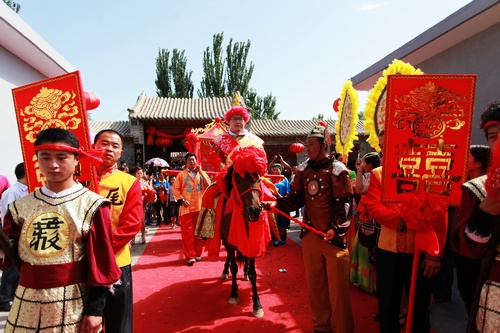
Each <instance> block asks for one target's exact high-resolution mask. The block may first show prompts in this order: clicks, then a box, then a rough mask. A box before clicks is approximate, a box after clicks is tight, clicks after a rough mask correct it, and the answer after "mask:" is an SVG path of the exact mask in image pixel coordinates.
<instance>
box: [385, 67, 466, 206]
mask: <svg viewBox="0 0 500 333" xmlns="http://www.w3.org/2000/svg"><path fill="white" fill-rule="evenodd" d="M475 88H476V76H475V75H441V74H439V75H400V74H398V75H389V77H388V82H387V108H386V116H385V129H384V131H385V137H384V139H385V142H384V156H383V167H384V169H383V172H384V175H383V177H384V182H383V185H382V186H383V188H382V195H383V198H384V201H386V202H397V201H398V199H400V198H401V195H402V194H417V195H418V194H423V193H425V192H427V193H431V194H438V195H441V196H442V197H443V199H444V201H445V202H446V203H447V204H449V205H459V204H460V197H461V190H460V186H461V185H462V183H463V182H464V181H466V180H467V159H468V156H469V146H470V136H471V127H472V115H473V111H474V92H475Z"/></svg>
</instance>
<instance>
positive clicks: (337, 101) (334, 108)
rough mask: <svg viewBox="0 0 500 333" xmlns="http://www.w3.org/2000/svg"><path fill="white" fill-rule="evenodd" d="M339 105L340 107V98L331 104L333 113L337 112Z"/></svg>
mask: <svg viewBox="0 0 500 333" xmlns="http://www.w3.org/2000/svg"><path fill="white" fill-rule="evenodd" d="M339 105H340V98H337V99H336V100H335V101H334V102H333V110H334V111H335V112H339Z"/></svg>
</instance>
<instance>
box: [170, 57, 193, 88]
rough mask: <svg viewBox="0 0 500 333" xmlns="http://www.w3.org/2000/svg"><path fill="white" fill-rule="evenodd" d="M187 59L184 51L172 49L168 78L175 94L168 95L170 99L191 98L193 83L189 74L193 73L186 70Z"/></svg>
mask: <svg viewBox="0 0 500 333" xmlns="http://www.w3.org/2000/svg"><path fill="white" fill-rule="evenodd" d="M186 65H187V59H186V56H185V55H184V50H183V51H182V52H179V50H177V49H174V50H173V53H172V62H171V64H170V76H171V78H172V80H173V82H174V87H175V92H174V93H172V92H171V94H170V96H171V97H176V98H193V90H194V86H193V81H191V74H193V71H189V73H188V71H187V69H186Z"/></svg>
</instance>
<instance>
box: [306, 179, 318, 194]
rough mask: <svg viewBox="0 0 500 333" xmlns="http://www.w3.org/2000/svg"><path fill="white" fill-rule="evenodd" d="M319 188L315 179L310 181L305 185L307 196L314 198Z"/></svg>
mask: <svg viewBox="0 0 500 333" xmlns="http://www.w3.org/2000/svg"><path fill="white" fill-rule="evenodd" d="M320 188H321V186H320V183H319V181H318V180H317V179H311V180H310V181H309V183H307V194H309V195H310V196H311V197H314V196H316V195H317V194H318V193H319V190H320Z"/></svg>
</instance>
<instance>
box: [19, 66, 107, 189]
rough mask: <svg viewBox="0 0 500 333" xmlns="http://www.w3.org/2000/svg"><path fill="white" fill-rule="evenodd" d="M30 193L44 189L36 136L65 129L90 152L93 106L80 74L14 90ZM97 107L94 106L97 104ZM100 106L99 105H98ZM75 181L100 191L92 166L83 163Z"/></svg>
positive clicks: (57, 77)
mask: <svg viewBox="0 0 500 333" xmlns="http://www.w3.org/2000/svg"><path fill="white" fill-rule="evenodd" d="M12 96H13V98H14V107H15V112H16V118H17V126H18V130H19V137H20V138H21V149H22V153H23V159H24V165H25V171H26V178H27V182H28V190H29V191H30V192H31V191H33V190H35V189H36V188H39V187H41V186H43V185H44V183H45V180H44V177H43V175H42V174H41V173H40V169H39V167H38V159H37V157H36V154H35V148H34V146H33V144H34V142H35V139H36V134H37V133H38V132H40V131H42V130H44V129H47V128H53V127H56V128H63V129H66V130H69V131H71V132H73V133H74V134H75V135H76V137H77V138H78V140H79V141H80V148H82V149H83V150H85V151H88V150H90V149H91V140H90V131H89V124H88V116H87V109H91V108H90V107H89V106H88V107H87V108H86V105H85V103H86V102H87V103H89V104H90V103H92V102H94V101H90V100H88V98H87V101H86V93H85V92H84V91H83V89H82V80H81V77H80V72H79V71H76V72H72V73H68V74H64V75H60V76H56V77H52V78H49V79H45V80H42V81H38V82H34V83H30V84H27V85H25V86H21V87H18V88H14V89H12ZM94 103H95V102H94ZM97 105H98V101H97ZM74 176H75V179H77V180H78V182H80V183H82V184H84V185H85V186H86V187H88V188H89V189H90V190H92V191H95V192H98V191H97V184H98V183H97V178H96V174H95V171H94V168H93V166H92V165H91V164H90V163H83V164H82V163H80V164H79V167H78V170H75V175H74Z"/></svg>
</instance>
